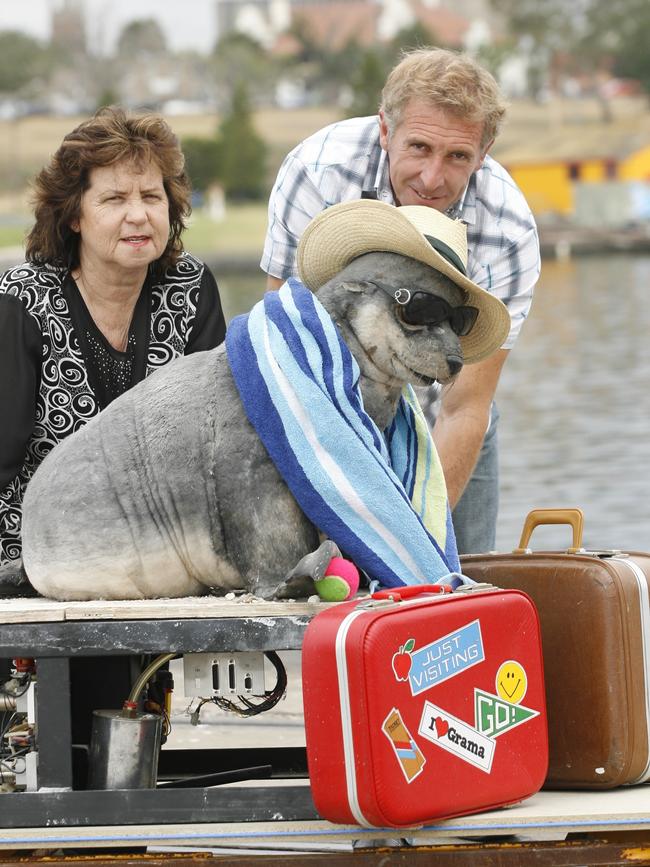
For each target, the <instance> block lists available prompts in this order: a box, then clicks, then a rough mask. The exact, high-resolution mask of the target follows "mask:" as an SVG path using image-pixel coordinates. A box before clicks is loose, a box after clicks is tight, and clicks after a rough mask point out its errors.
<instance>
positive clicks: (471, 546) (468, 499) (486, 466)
mask: <svg viewBox="0 0 650 867" xmlns="http://www.w3.org/2000/svg"><path fill="white" fill-rule="evenodd" d="M498 418H499V412H498V410H497V408H496V404H495V403H492V412H491V414H490V426H489V428H488V430H487V433H486V434H485V439H484V440H483V445H482V447H481V451H480V454H479V457H478V461H477V462H476V466H475V467H474V472H473V473H472V476H471V478H470V480H469V482H468V483H467V487H466V488H465V490H464V491H463V496H462V497H461V498H460V500H459V501H458V503H457V505H456V508H455V509H454V511H453V513H452V518H453V522H454V530H455V531H456V544H457V545H458V553H459V554H481V553H483V552H485V551H493V550H494V546H495V540H496V527H497V514H498V511H499V450H498V437H497V421H498Z"/></svg>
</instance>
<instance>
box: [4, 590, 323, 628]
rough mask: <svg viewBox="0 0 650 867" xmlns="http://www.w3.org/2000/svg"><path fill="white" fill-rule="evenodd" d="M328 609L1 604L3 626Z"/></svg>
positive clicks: (148, 602)
mask: <svg viewBox="0 0 650 867" xmlns="http://www.w3.org/2000/svg"><path fill="white" fill-rule="evenodd" d="M327 607H329V605H328V603H324V602H320V601H318V602H316V601H315V602H309V601H303V602H265V601H262V600H259V599H254V600H251V601H248V599H247V598H246V597H245V596H243V597H239V598H235V599H222V598H220V597H217V596H184V597H182V598H180V599H135V600H121V601H117V602H111V601H108V600H98V601H93V602H55V601H53V600H51V599H42V598H37V599H5V600H2V601H0V624H3V623H58V622H62V621H64V620H173V619H188V618H190V619H193V620H194V619H196V620H205V619H207V618H211V617H212V618H221V617H296V616H300V617H303V616H308V617H313V616H314V615H315V614H316V613H317V612H318V611H322V610H323V609H324V608H327Z"/></svg>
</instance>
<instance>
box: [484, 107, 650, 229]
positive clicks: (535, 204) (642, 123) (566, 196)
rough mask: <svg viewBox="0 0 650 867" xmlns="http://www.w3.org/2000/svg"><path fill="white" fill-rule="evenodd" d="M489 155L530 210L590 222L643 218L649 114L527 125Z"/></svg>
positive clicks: (649, 185)
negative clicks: (543, 126)
mask: <svg viewBox="0 0 650 867" xmlns="http://www.w3.org/2000/svg"><path fill="white" fill-rule="evenodd" d="M493 154H494V156H495V157H496V158H497V159H498V160H499V162H501V163H502V164H503V165H504V166H505V167H506V168H507V169H508V171H509V172H510V174H511V175H512V176H513V178H514V180H515V181H516V182H517V184H518V186H519V187H520V188H521V190H522V191H523V193H524V195H525V196H526V198H527V200H528V203H529V204H530V206H531V209H532V210H533V212H534V213H535V214H536V215H537V216H538V217H541V218H551V217H554V216H559V217H562V218H568V219H569V220H571V221H573V222H576V223H580V224H582V225H590V224H591V223H592V222H599V223H602V222H607V223H609V224H612V225H613V224H624V223H629V222H634V221H637V220H639V219H647V218H648V200H649V198H650V118H647V117H644V116H643V115H642V116H639V115H638V114H637V115H636V116H634V117H630V118H625V119H623V120H622V121H618V122H613V123H587V124H581V123H575V124H567V123H564V124H562V125H556V126H552V125H551V128H550V129H549V128H547V129H544V130H540V129H538V128H536V127H535V126H534V125H533V126H531V127H530V128H529V129H528V131H527V133H526V134H525V135H522V134H521V132H520V133H519V135H518V136H516V135H513V134H511V135H510V136H509V139H505V140H504V141H503V142H501V141H500V140H499V139H497V144H496V145H495V147H494V149H493Z"/></svg>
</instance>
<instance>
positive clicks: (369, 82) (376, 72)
mask: <svg viewBox="0 0 650 867" xmlns="http://www.w3.org/2000/svg"><path fill="white" fill-rule="evenodd" d="M385 80H386V62H385V58H384V57H383V56H382V55H381V54H380V53H379V52H378V51H375V50H374V49H368V50H366V51H364V52H363V54H362V56H361V63H360V65H359V68H358V69H357V71H356V72H355V73H354V75H353V76H352V80H351V85H352V102H351V104H350V108H349V110H348V117H365V116H366V115H369V114H377V112H378V110H379V103H380V102H381V91H382V88H383V86H384V82H385Z"/></svg>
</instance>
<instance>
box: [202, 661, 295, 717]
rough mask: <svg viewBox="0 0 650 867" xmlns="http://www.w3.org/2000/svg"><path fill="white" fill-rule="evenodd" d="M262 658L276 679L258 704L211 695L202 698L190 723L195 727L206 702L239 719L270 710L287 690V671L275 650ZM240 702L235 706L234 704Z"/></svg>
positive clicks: (241, 698)
mask: <svg viewBox="0 0 650 867" xmlns="http://www.w3.org/2000/svg"><path fill="white" fill-rule="evenodd" d="M264 656H266V658H267V659H268V660H269V662H270V663H271V665H272V666H273V667H274V668H275V671H276V675H277V679H276V683H275V686H274V687H273V689H271V690H265V692H264V698H263V700H262V701H260V702H254V701H251V700H250V698H249V697H248V696H244V695H238V696H236V699H229V698H224V697H223V696H220V695H213V696H211V697H210V698H203V699H201V701H200V702H199V704H198V705H197V707H196V710H195V711H193V713H192V723H193V724H194V725H196V723H198V720H199V713H200V711H201V708H202V707H203V705H204V704H207V703H208V702H212V704H215V705H216V706H217V707H220V708H221V709H222V710H225V711H228V712H229V713H234V714H236V715H237V716H240V717H251V716H257V715H258V714H260V713H264V712H265V711H267V710H271V708H272V707H275V705H276V704H277V703H278V702H279V701H280V699H281V698H282V696H283V695H284V694H285V692H286V689H287V671H286V669H285V667H284V665H283V664H282V660H281V659H280V657H279V656H278V654H277V653H276V652H275V650H267V651H266V652H265V653H264ZM237 701H239V702H241V705H243V707H242V706H241V705H240V704H237V703H236V702H237Z"/></svg>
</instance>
